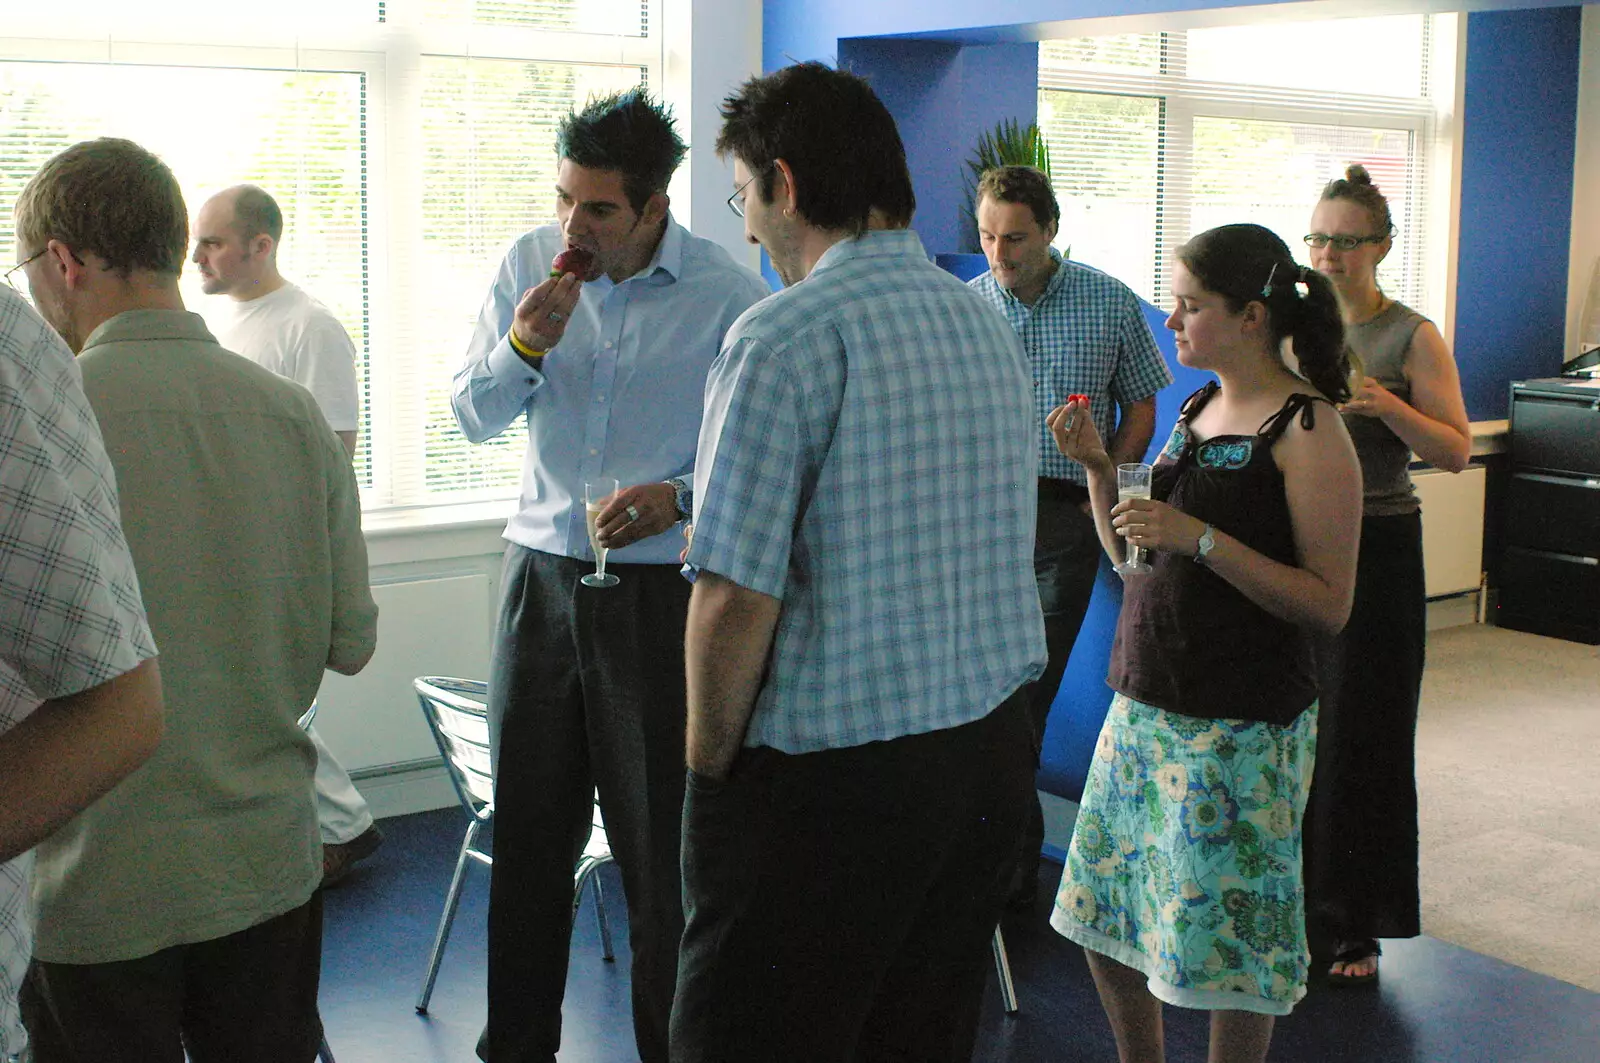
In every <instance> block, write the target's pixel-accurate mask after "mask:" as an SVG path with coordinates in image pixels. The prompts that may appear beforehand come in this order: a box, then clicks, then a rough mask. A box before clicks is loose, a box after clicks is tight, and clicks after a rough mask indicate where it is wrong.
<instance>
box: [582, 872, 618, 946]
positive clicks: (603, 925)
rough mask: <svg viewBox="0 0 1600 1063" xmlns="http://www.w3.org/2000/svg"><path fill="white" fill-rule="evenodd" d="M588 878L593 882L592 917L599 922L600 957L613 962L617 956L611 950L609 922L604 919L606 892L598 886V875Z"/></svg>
mask: <svg viewBox="0 0 1600 1063" xmlns="http://www.w3.org/2000/svg"><path fill="white" fill-rule="evenodd" d="M589 880H590V881H591V882H593V883H594V918H595V922H597V923H599V924H600V958H601V959H603V960H605V961H606V962H607V963H615V962H616V960H617V956H616V953H614V952H612V951H611V923H610V921H609V920H607V919H606V894H605V891H604V890H603V889H601V887H600V876H599V875H590V876H589Z"/></svg>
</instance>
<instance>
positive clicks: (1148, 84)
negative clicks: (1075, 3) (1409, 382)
mask: <svg viewBox="0 0 1600 1063" xmlns="http://www.w3.org/2000/svg"><path fill="white" fill-rule="evenodd" d="M1431 27H1432V21H1431V17H1430V16H1423V15H1416V16H1396V17H1385V18H1371V19H1341V20H1337V21H1327V22H1308V23H1291V24H1273V25H1262V26H1235V27H1220V28H1209V29H1194V30H1188V31H1182V32H1170V33H1150V34H1124V35H1117V36H1103V37H1080V38H1073V39H1066V40H1057V41H1047V42H1044V43H1043V44H1041V45H1040V53H1039V86H1040V91H1039V123H1040V128H1041V129H1042V131H1043V132H1044V134H1045V137H1046V139H1047V142H1048V144H1049V149H1050V160H1051V167H1052V171H1053V175H1054V178H1055V187H1056V195H1057V198H1058V199H1059V201H1060V203H1061V208H1062V225H1061V233H1060V235H1059V236H1058V239H1057V243H1058V245H1059V246H1061V247H1063V248H1070V250H1071V254H1072V257H1073V258H1074V259H1077V260H1080V261H1083V262H1085V263H1087V264H1089V265H1092V266H1096V267H1097V268H1100V269H1103V270H1105V271H1107V272H1109V273H1112V274H1113V275H1115V276H1117V277H1119V278H1120V279H1121V280H1123V281H1124V282H1125V283H1127V284H1128V285H1129V286H1130V287H1132V288H1133V289H1134V290H1135V291H1136V292H1138V293H1139V294H1140V295H1141V296H1142V297H1144V298H1145V299H1148V300H1150V301H1152V302H1156V303H1158V304H1164V303H1166V302H1167V301H1168V298H1169V297H1168V281H1169V279H1170V273H1171V268H1172V252H1173V251H1174V250H1175V249H1176V248H1177V247H1178V246H1179V245H1180V244H1182V243H1183V242H1184V241H1185V240H1187V239H1188V238H1189V237H1190V236H1191V235H1193V234H1195V233H1198V232H1202V231H1204V230H1205V229H1208V228H1211V227H1213V226H1215V225H1221V224H1225V223H1229V222H1240V221H1253V222H1257V223H1259V224H1261V225H1265V226H1267V227H1268V228H1270V229H1272V230H1273V231H1275V232H1277V233H1278V235H1279V236H1281V237H1282V238H1283V239H1284V241H1285V242H1286V243H1288V245H1289V247H1290V249H1291V250H1292V251H1293V252H1294V254H1295V256H1296V258H1297V259H1298V260H1299V261H1301V262H1303V263H1307V264H1309V256H1308V253H1307V252H1308V249H1307V248H1306V246H1305V244H1304V243H1303V241H1302V237H1303V236H1304V235H1305V233H1306V232H1307V231H1308V226H1309V221H1310V216H1311V211H1312V209H1313V207H1314V206H1315V205H1316V202H1317V199H1318V197H1319V196H1320V194H1321V191H1322V188H1323V186H1324V185H1325V184H1326V183H1327V182H1328V181H1329V180H1332V179H1333V178H1335V177H1341V176H1343V174H1344V169H1345V167H1346V166H1347V165H1348V164H1350V163H1353V162H1359V163H1362V164H1363V165H1365V166H1366V167H1367V169H1368V171H1370V172H1371V174H1372V177H1373V180H1374V181H1375V182H1376V183H1377V185H1378V186H1379V188H1380V189H1381V190H1382V191H1383V193H1384V194H1385V195H1386V196H1387V197H1388V199H1389V203H1390V209H1391V211H1392V213H1393V215H1394V221H1395V225H1396V228H1397V232H1396V234H1395V245H1394V249H1393V251H1391V252H1390V254H1389V256H1388V258H1387V259H1386V260H1385V261H1384V263H1383V265H1382V266H1381V267H1380V269H1379V283H1380V284H1381V285H1382V286H1383V287H1384V290H1385V291H1386V292H1388V294H1390V295H1391V296H1393V297H1394V298H1396V299H1399V300H1401V301H1402V302H1405V303H1407V304H1409V305H1411V306H1413V307H1415V308H1416V309H1417V310H1419V311H1420V312H1422V313H1424V314H1428V313H1430V312H1434V311H1433V308H1431V307H1430V305H1429V304H1430V302H1431V298H1432V296H1431V292H1432V291H1433V290H1434V289H1436V287H1437V285H1432V284H1430V283H1429V280H1430V278H1429V277H1428V276H1427V275H1426V274H1427V270H1428V268H1429V267H1428V262H1429V258H1428V255H1427V248H1428V244H1429V241H1430V240H1436V239H1441V238H1442V234H1437V233H1433V232H1430V231H1429V230H1430V214H1429V211H1428V204H1427V189H1428V187H1429V178H1430V171H1431V169H1432V168H1434V167H1436V166H1441V165H1443V161H1442V160H1440V159H1439V158H1438V156H1439V154H1440V151H1439V149H1438V147H1437V142H1436V137H1435V132H1436V118H1437V113H1438V106H1439V105H1438V103H1437V101H1436V99H1435V97H1434V95H1433V93H1434V92H1435V91H1436V88H1435V87H1434V86H1435V83H1434V81H1433V80H1432V78H1431V77H1430V69H1429V59H1430V53H1431V47H1430V45H1431V40H1432V28H1431Z"/></svg>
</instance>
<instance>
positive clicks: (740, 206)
mask: <svg viewBox="0 0 1600 1063" xmlns="http://www.w3.org/2000/svg"><path fill="white" fill-rule="evenodd" d="M760 176H761V175H760V174H753V175H751V177H750V180H748V181H746V182H745V183H744V184H742V185H740V186H739V187H738V188H736V189H734V192H733V195H731V196H729V197H728V209H729V210H731V211H733V212H734V213H735V214H737V215H738V216H739V217H741V218H742V217H744V190H745V189H747V188H749V187H750V185H751V184H753V183H754V182H755V179H756V178H757V177H760Z"/></svg>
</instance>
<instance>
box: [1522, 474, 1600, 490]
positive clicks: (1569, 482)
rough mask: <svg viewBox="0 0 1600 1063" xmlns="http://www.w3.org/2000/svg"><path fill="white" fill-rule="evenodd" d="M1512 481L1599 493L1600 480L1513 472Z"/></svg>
mask: <svg viewBox="0 0 1600 1063" xmlns="http://www.w3.org/2000/svg"><path fill="white" fill-rule="evenodd" d="M1511 478H1512V479H1513V480H1532V481H1533V482H1535V483H1541V484H1555V485H1556V486H1557V487H1582V488H1587V489H1588V490H1590V491H1600V480H1597V479H1594V478H1592V477H1590V478H1585V479H1580V478H1578V477H1576V476H1547V475H1545V474H1544V473H1538V472H1514V473H1512V474H1511Z"/></svg>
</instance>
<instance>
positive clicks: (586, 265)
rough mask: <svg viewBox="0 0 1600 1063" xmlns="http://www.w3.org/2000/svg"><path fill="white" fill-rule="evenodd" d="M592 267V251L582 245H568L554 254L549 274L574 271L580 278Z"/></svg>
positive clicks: (556, 274)
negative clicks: (554, 258) (554, 257)
mask: <svg viewBox="0 0 1600 1063" xmlns="http://www.w3.org/2000/svg"><path fill="white" fill-rule="evenodd" d="M593 268H594V252H593V251H590V250H588V249H587V248H582V247H569V248H567V249H566V250H565V251H563V252H561V253H560V254H558V255H556V260H555V261H554V262H552V263H550V276H552V277H559V276H561V275H562V274H563V273H576V274H577V275H578V279H579V280H582V279H583V278H585V277H587V276H588V275H589V271H590V270H591V269H593Z"/></svg>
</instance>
